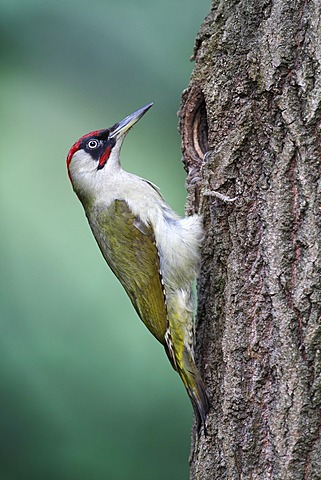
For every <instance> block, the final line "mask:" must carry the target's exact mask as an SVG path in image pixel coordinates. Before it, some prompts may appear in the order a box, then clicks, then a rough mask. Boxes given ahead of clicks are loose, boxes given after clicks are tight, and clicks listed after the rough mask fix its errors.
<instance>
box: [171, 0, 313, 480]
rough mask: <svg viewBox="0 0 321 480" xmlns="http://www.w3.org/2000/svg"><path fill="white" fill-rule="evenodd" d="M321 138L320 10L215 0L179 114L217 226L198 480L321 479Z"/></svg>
mask: <svg viewBox="0 0 321 480" xmlns="http://www.w3.org/2000/svg"><path fill="white" fill-rule="evenodd" d="M320 128H321V3H320V1H319V0H314V1H313V0H311V1H309V0H274V1H273V2H272V1H267V0H243V1H236V0H234V1H233V0H217V1H214V2H213V5H212V9H211V12H210V14H209V15H208V17H207V18H206V20H205V22H204V24H203V26H202V27H201V30H200V33H199V35H198V37H197V39H196V45H195V68H194V72H193V74H192V78H191V81H190V85H189V87H188V88H187V90H186V91H185V92H184V93H183V98H182V106H181V110H180V131H181V135H182V145H183V154H184V158H183V161H184V165H185V168H186V170H187V172H188V177H187V186H188V192H189V197H188V203H187V211H188V212H189V213H191V212H193V211H198V210H199V209H200V208H201V210H202V213H203V216H204V224H205V229H206V239H205V242H204V245H203V251H202V269H201V275H200V279H199V285H198V292H199V306H198V316H197V348H196V351H197V357H198V362H199V366H200V370H201V371H202V374H203V377H204V380H205V382H206V384H207V387H208V393H209V396H210V399H211V405H212V409H211V412H210V415H209V418H208V436H207V437H204V435H201V437H200V438H199V439H198V438H197V436H196V435H195V434H194V438H193V440H194V441H193V446H192V452H191V479H193V480H195V479H200V480H207V479H211V480H212V479H220V480H222V479H231V480H232V479H233V480H234V479H244V480H247V479H261V480H267V479H281V480H287V479H289V480H290V479H291V480H297V479H300V480H302V479H305V480H308V479H309V480H312V479H313V480H316V479H321V436H320V433H321V320H320V316H321V285H320V275H321V252H320V242H321V197H320V190H321V144H320V141H321V135H320ZM206 152H209V153H208V154H207V155H206V156H205V158H204V153H206ZM206 189H207V190H216V191H219V192H220V193H222V194H225V195H228V196H230V197H234V196H237V197H238V198H237V200H236V201H235V202H234V203H224V202H223V201H222V200H220V199H218V198H216V197H214V196H212V197H208V196H206V197H205V196H203V193H204V190H206ZM200 205H201V207H200Z"/></svg>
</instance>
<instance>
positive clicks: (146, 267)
mask: <svg viewBox="0 0 321 480" xmlns="http://www.w3.org/2000/svg"><path fill="white" fill-rule="evenodd" d="M91 223H92V230H93V233H94V236H95V238H96V240H97V243H98V245H99V247H100V249H101V251H102V254H103V256H104V257H105V260H106V261H107V263H108V265H109V266H110V268H111V270H112V271H113V272H114V274H115V275H116V277H117V278H118V280H119V281H120V282H121V284H122V285H123V287H124V289H125V290H126V292H127V294H128V296H129V298H130V300H131V302H132V304H133V306H134V308H135V310H136V311H137V313H138V315H139V317H140V318H141V320H142V321H143V322H144V323H145V325H146V327H147V328H148V329H149V330H150V331H151V333H152V334H153V335H154V336H155V337H156V338H157V339H158V340H159V341H160V342H161V343H164V337H165V332H166V329H167V326H168V321H167V311H166V298H165V292H164V287H163V284H162V277H161V272H160V261H159V255H158V250H157V246H156V243H155V236H154V231H153V228H152V226H151V225H149V224H145V223H144V222H142V221H141V220H140V218H139V217H137V216H135V215H134V214H133V213H132V211H131V210H130V208H129V207H128V204H127V203H126V202H125V201H124V200H115V201H114V202H113V203H112V204H111V205H110V206H109V207H108V208H105V209H104V210H102V211H101V212H100V213H99V214H98V215H97V217H96V222H91Z"/></svg>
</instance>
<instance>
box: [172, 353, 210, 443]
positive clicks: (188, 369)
mask: <svg viewBox="0 0 321 480" xmlns="http://www.w3.org/2000/svg"><path fill="white" fill-rule="evenodd" d="M177 371H178V373H179V375H180V377H181V379H182V381H183V383H184V385H185V388H186V390H187V393H188V396H189V398H190V400H191V403H192V406H193V409H194V414H195V418H196V425H197V431H198V432H200V430H201V426H203V429H204V434H205V435H206V416H207V414H208V411H209V409H210V402H209V398H208V396H207V393H206V390H205V385H204V383H203V380H202V378H201V375H200V373H199V371H198V369H197V366H196V365H195V362H194V359H193V358H192V357H191V355H190V354H189V352H188V351H187V350H185V352H184V356H183V362H182V364H181V365H178V368H177Z"/></svg>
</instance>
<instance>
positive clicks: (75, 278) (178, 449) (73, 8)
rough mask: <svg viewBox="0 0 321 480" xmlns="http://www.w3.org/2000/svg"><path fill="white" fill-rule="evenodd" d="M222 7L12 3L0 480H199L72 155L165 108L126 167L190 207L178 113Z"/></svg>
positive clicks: (178, 392) (171, 389)
mask: <svg viewBox="0 0 321 480" xmlns="http://www.w3.org/2000/svg"><path fill="white" fill-rule="evenodd" d="M209 8H210V1H209V0H198V1H197V2H195V1H194V0H162V1H161V2H159V1H155V0H125V1H120V0H90V1H88V0H87V1H85V0H77V1H76V0H71V1H68V0H56V1H54V2H48V1H43V0H2V1H1V4H0V44H1V50H2V53H1V70H0V75H1V79H0V99H1V142H0V152H1V153H0V155H1V160H0V161H1V164H0V213H1V227H0V228H1V236H0V252H1V253H0V259H1V267H0V279H1V288H0V388H1V397H0V441H1V445H0V457H1V458H0V478H1V480H16V479H17V480H18V479H24V480H28V479H33V480H37V479H46V480H51V479H52V480H57V479H59V480H65V479H66V480H73V479H75V480H76V479H77V480H88V479H93V480H101V479H104V480H105V479H108V480H120V479H121V480H123V479H133V480H135V479H140V480H144V479H153V480H158V479H159V480H163V479H168V480H170V479H175V480H179V479H187V478H188V454H189V436H190V428H191V422H192V409H191V406H190V403H189V400H188V397H187V395H186V393H185V391H184V388H183V385H182V384H181V382H180V380H179V377H178V376H177V374H176V373H175V372H174V371H173V370H172V369H171V366H170V364H169V362H168V361H167V359H166V356H165V354H164V352H163V348H162V347H161V345H160V344H158V342H157V341H156V340H155V339H154V338H153V337H152V336H151V335H150V334H149V332H148V331H147V329H146V328H145V327H144V325H143V324H142V323H141V322H140V320H139V319H138V317H137V316H136V314H135V312H134V310H133V308H132V306H131V304H130V302H129V300H128V299H127V297H126V295H125V293H124V291H123V290H122V288H121V287H120V285H119V284H118V282H117V281H116V279H115V278H114V277H113V275H112V273H111V272H110V271H109V270H108V268H107V266H106V265H105V263H104V261H103V259H102V257H101V254H100V252H99V250H98V247H97V246H96V244H95V241H94V239H93V238H92V235H91V232H90V230H89V227H88V225H87V221H86V219H85V217H84V213H83V210H82V207H81V205H80V203H79V202H78V200H77V198H76V196H75V195H74V193H73V192H72V189H71V186H70V184H69V180H68V178H67V174H66V169H65V158H66V155H67V152H68V150H69V148H70V146H71V144H72V143H74V141H76V140H77V139H78V138H79V137H80V136H81V135H83V134H84V133H87V132H88V131H91V130H93V129H98V128H106V127H109V126H111V125H112V124H113V123H115V122H116V121H119V120H121V119H122V118H123V117H125V116H126V115H128V114H129V113H131V112H132V111H134V110H136V109H137V108H139V107H141V106H142V105H144V104H146V103H148V102H150V101H153V102H154V107H153V108H152V109H151V110H150V111H149V112H148V114H147V115H146V116H145V117H144V118H143V119H142V120H141V121H140V122H139V123H138V124H137V125H136V127H135V128H134V129H133V130H132V131H131V132H130V134H129V135H128V137H127V139H126V141H125V145H124V148H123V155H122V158H123V162H122V163H123V166H124V168H126V169H127V170H129V171H132V172H135V173H136V174H139V175H142V176H144V177H146V178H148V179H150V180H151V181H153V182H154V183H156V184H157V185H159V187H160V188H161V190H162V192H163V194H164V195H165V197H166V198H167V199H168V201H169V203H170V204H171V205H172V206H173V207H174V208H175V209H176V210H177V211H178V212H180V213H181V214H182V213H183V211H184V200H185V191H184V179H185V176H184V171H183V167H182V165H181V162H180V157H181V153H180V139H179V135H178V133H177V116H176V112H177V110H178V108H179V103H180V96H181V92H182V90H183V89H184V88H185V87H186V86H187V84H188V81H189V76H190V73H191V71H192V68H193V64H192V63H190V62H189V57H190V56H191V54H192V50H193V44H194V38H195V36H196V33H197V31H198V29H199V27H200V25H201V23H202V21H203V19H204V17H205V16H206V14H207V13H208V11H209Z"/></svg>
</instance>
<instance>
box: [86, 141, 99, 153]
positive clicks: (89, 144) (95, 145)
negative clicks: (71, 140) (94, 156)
mask: <svg viewBox="0 0 321 480" xmlns="http://www.w3.org/2000/svg"><path fill="white" fill-rule="evenodd" d="M99 145H100V142H99V141H98V140H96V139H94V138H92V139H91V140H89V142H87V147H88V148H90V149H91V150H94V149H95V148H98V147H99Z"/></svg>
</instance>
